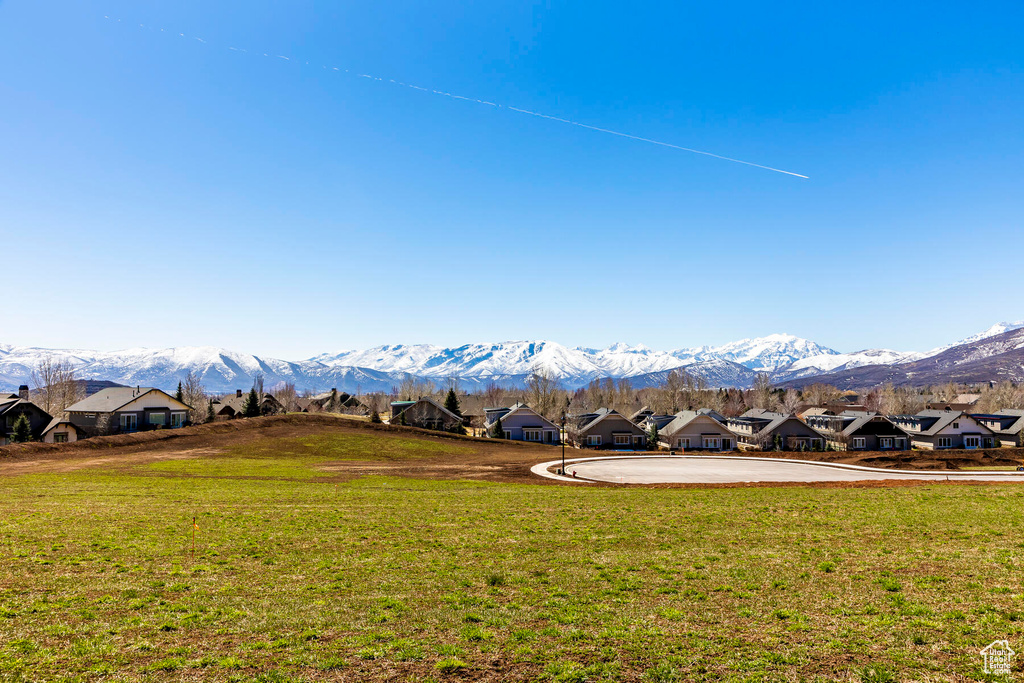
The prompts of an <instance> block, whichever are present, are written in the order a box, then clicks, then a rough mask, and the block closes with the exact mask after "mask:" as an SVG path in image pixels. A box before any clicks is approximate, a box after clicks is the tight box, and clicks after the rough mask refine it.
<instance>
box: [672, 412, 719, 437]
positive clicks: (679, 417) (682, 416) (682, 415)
mask: <svg viewBox="0 0 1024 683" xmlns="http://www.w3.org/2000/svg"><path fill="white" fill-rule="evenodd" d="M713 412H714V411H710V413H713ZM710 413H704V412H701V411H699V410H680V411H679V412H678V413H676V414H675V417H674V419H673V420H672V421H671V422H669V423H668V424H667V425H665V426H664V427H663V428H662V429H661V431H662V433H664V434H665V435H666V436H671V435H672V434H675V433H676V432H678V431H679V430H680V429H683V428H684V427H686V426H687V425H688V424H690V423H691V422H693V421H694V420H696V419H697V418H701V417H706V418H708V419H710V420H712V421H713V422H715V424H717V425H719V426H720V427H721V428H722V429H723V430H724V431H726V432H727V431H729V430H728V429H726V427H725V425H723V424H721V423H720V422H719V421H718V420H717V419H715V418H714V417H713V416H712V415H711V414H710ZM715 414H716V415H717V413H715Z"/></svg>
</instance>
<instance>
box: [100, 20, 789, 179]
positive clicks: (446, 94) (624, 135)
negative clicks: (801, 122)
mask: <svg viewBox="0 0 1024 683" xmlns="http://www.w3.org/2000/svg"><path fill="white" fill-rule="evenodd" d="M103 18H104V19H110V18H111V17H110V16H107V15H104V17H103ZM117 21H118V22H120V21H121V20H120V19H117ZM139 26H140V27H142V24H139ZM143 28H144V27H143ZM150 29H151V30H152V29H153V27H150ZM160 31H161V32H163V31H164V30H163V29H160ZM178 35H179V36H180V37H182V38H187V36H186V35H185V34H184V33H179V34H178ZM194 38H195V40H197V41H199V42H200V43H203V44H206V45H209V43H207V42H206V41H205V40H203V39H202V38H200V37H198V36H194ZM227 49H228V50H232V51H234V52H239V53H248V50H244V49H242V48H237V47H228V48H227ZM263 56H264V57H269V56H270V55H269V54H268V53H263ZM277 57H278V58H279V59H283V60H286V61H288V62H291V63H294V64H298V65H299V66H302V63H301V62H300V61H298V60H293V59H291V58H290V57H285V56H284V55H277ZM306 64H307V65H308V64H309V62H306ZM322 68H323V69H330V70H332V71H339V72H341V71H344V72H345V73H350V72H349V70H348V69H339V68H338V67H336V66H330V67H329V66H327V65H326V64H324V65H322ZM356 77H357V78H366V79H369V80H371V81H380V82H382V83H384V82H387V83H391V84H393V85H400V86H402V87H404V88H411V89H413V90H420V91H422V92H425V93H431V94H434V95H443V96H444V97H448V98H451V99H453V100H465V101H467V102H474V103H476V104H482V105H486V106H488V107H494V108H495V109H507V110H509V111H514V112H517V113H520V114H527V115H529V116H535V117H537V118H541V119H547V120H549V121H556V122H558V123H565V124H568V125H570V126H578V127H579V128H586V129H587V130H592V131H595V132H598V133H606V134H608V135H615V136H618V137H620V138H627V139H629V140H635V141H637V142H646V143H648V144H651V145H658V146H660V147H667V148H669V149H675V150H679V151H681V152H690V153H691V154H700V155H703V156H706V157H711V158H713V159H720V160H722V161H730V162H732V163H734V164H743V165H745V166H753V167H754V168H760V169H763V170H765V171H773V172H775V173H784V174H785V175H788V176H794V177H796V178H804V179H807V178H808V176H806V175H803V174H802V173H794V172H793V171H784V170H783V169H781V168H775V167H773V166H765V165H763V164H757V163H754V162H753V161H744V160H743V159H736V158H734V157H727V156H724V155H722V154H715V153H714V152H707V151H704V150H700V149H693V148H692V147H683V146H682V145H676V144H673V143H671V142H665V141H663V140H655V139H653V138H645V137H641V136H639V135H632V134H630V133H623V132H622V131H618V130H612V129H610V128H601V127H599V126H592V125H590V124H589V123H581V122H579V121H573V120H571V119H564V118H561V117H559V116H551V115H549V114H542V113H540V112H536V111H530V110H529V109H520V108H519V107H513V106H511V105H508V104H505V105H502V104H495V103H494V102H488V101H487V100H478V99H476V98H475V97H465V96H463V95H455V94H453V93H449V92H445V91H443V90H434V89H432V88H424V87H421V86H418V85H413V84H411V83H403V82H401V81H396V80H394V79H393V78H388V79H384V78H378V77H377V76H371V75H369V74H356Z"/></svg>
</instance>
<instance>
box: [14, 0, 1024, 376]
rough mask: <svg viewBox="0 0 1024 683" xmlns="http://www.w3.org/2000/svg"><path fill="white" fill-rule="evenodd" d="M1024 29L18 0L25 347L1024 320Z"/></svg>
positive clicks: (890, 13) (923, 335)
mask: <svg viewBox="0 0 1024 683" xmlns="http://www.w3.org/2000/svg"><path fill="white" fill-rule="evenodd" d="M105 17H109V18H105ZM118 20H120V21H118ZM140 24H141V25H142V26H140ZM1022 25H1024V3H1021V2H1019V0H1015V1H1013V2H988V3H976V4H973V5H972V4H970V3H963V2H955V3H954V2H931V3H892V2H884V3H883V2H878V3H869V2H861V3H856V4H846V5H845V6H841V5H840V4H839V3H821V2H807V3H754V2H734V3H679V2H665V3H633V4H626V5H624V4H623V3H621V2H616V3H604V2H592V1H588V2H549V3H544V4H536V5H531V4H529V3H525V2H501V1H499V0H491V1H489V2H478V3H445V2H438V1H436V0H432V1H430V2H389V1H386V0H385V1H380V2H371V3H368V2H360V3H342V2H328V1H326V0H322V1H321V0H304V1H291V2H280V1H278V2H268V1H266V0H245V1H244V2H243V1H241V0H224V1H211V0H202V1H200V0H176V1H174V2H170V1H168V0H161V1H155V0H131V1H128V0H106V1H99V0H74V1H71V0H54V1H52V2H39V1H37V0H0V62H2V63H3V64H4V68H3V72H2V73H3V76H2V77H0V112H2V113H0V238H2V239H0V256H2V259H3V263H4V269H5V271H6V273H5V274H6V278H5V282H6V283H7V290H6V297H5V301H6V305H5V312H6V315H5V316H4V323H3V324H2V325H0V343H9V344H27V345H37V346H50V347H69V346H70V347H81V348H98V349H107V350H110V349H117V348H124V347H129V346H155V347H164V346H181V345H217V346H225V347H228V348H231V349H235V350H238V351H245V352H250V353H257V354H265V355H270V356H276V357H282V358H289V359H299V358H304V357H308V356H310V355H313V354H315V353H319V352H324V351H333V350H338V349H346V348H360V347H366V346H372V345H376V344H382V343H435V344H443V345H460V344H463V343H469V342H479V341H500V340H506V339H535V338H536V339H551V340H555V341H559V342H561V343H563V344H568V345H570V346H575V345H583V346H590V347H598V346H604V345H607V344H610V343H612V342H615V341H625V342H629V343H644V344H646V345H648V346H651V347H654V348H662V349H671V348H678V347H685V346H692V345H698V344H718V343H723V342H727V341H731V340H733V339H737V338H741V337H752V336H760V335H764V334H770V333H772V332H789V333H792V334H797V335H800V336H804V337H808V338H811V339H814V340H815V341H818V342H820V343H823V344H826V345H829V346H832V347H833V348H836V349H839V350H841V351H852V350H856V349H860V348H865V347H875V346H885V347H890V348H897V349H907V350H909V349H928V348H932V347H934V346H937V345H939V344H942V343H946V342H949V341H952V340H954V339H957V338H960V337H962V336H965V335H967V334H970V333H973V332H976V331H978V330H980V329H983V328H986V327H988V326H989V325H990V324H991V323H993V322H996V321H998V320H1007V319H1009V320H1015V319H1021V318H1024V300H1022V296H1021V294H1022V273H1024V229H1022V228H1024V220H1022V219H1024V189H1022V185H1024V183H1022V181H1024V173H1022V172H1024V41H1022V40H1021V36H1020V27H1021V26H1022ZM160 29H164V30H163V31H161V30H160ZM179 33H183V34H184V37H182V36H179V35H178V34H179ZM198 39H201V40H198ZM230 47H235V48H238V49H239V50H230V49H229V48H230ZM242 49H244V50H247V52H241V51H240V50H242ZM264 53H266V54H267V55H268V56H267V57H264V56H263V55H264ZM281 57H288V58H289V59H287V60H286V59H282V58H281ZM306 62H308V65H307V64H306ZM325 67H326V68H325ZM333 67H338V68H339V69H340V70H339V71H335V70H334V68H333ZM344 69H349V70H350V73H345V72H344ZM358 74H370V75H373V76H375V77H380V78H382V79H384V80H383V81H376V80H371V79H367V78H360V77H359V76H358ZM388 79H394V80H396V81H401V82H404V83H409V84H415V85H418V86H420V87H424V88H428V89H437V90H441V91H445V92H449V93H454V94H459V95H463V96H466V97H471V98H476V99H480V100H485V101H489V102H493V103H498V104H502V105H506V107H503V108H495V107H491V106H487V105H483V104H478V103H475V102H470V101H467V100H458V99H452V98H449V97H445V96H442V95H436V94H432V93H428V92H424V91H420V90H415V89H413V88H409V87H402V86H398V85H394V84H391V83H389V82H388ZM507 105H511V106H513V107H517V108H521V109H527V110H531V111H536V112H541V113H544V114H547V115H550V116H556V117H561V118H566V119H571V120H574V121H579V122H581V123H586V124H589V125H593V126H598V127H602V128H608V129H613V130H616V131H621V132H625V133H629V134H632V135H637V136H641V137H646V138H652V139H656V140H660V141H665V142H668V143H672V144H676V145H681V146H684V147H692V148H696V149H700V150H707V151H710V152H714V153H717V154H721V155H725V156H730V157H736V158H739V159H743V160H748V161H751V162H755V163H758V164H764V165H768V166H773V167H777V168H781V169H786V170H789V171H794V172H797V173H801V174H804V175H807V176H809V178H808V179H806V180H804V179H800V178H796V177H793V176H788V175H783V174H780V173H774V172H771V171H766V170H761V169H758V168H753V167H750V166H743V165H740V164H734V163H730V162H726V161H721V160H717V159H713V158H709V157H705V156H699V155H695V154H691V153H687V152H683V151H678V150H674V149H669V148H666V147H661V146H656V145H651V144H648V143H644V142H639V141H635V140H630V139H625V138H621V137H616V136H613V135H609V134H606V133H600V132H596V131H593V130H588V129H585V128H581V127H577V126H572V125H568V124H565V123H560V122H556V121H552V120H548V119H541V118H537V117H533V116H529V115H526V114H522V113H519V112H515V111H512V110H509V109H508V108H507Z"/></svg>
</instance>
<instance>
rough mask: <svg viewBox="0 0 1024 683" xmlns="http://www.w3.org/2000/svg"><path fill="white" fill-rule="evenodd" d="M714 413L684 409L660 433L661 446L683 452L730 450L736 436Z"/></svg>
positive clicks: (711, 411) (733, 445)
mask: <svg viewBox="0 0 1024 683" xmlns="http://www.w3.org/2000/svg"><path fill="white" fill-rule="evenodd" d="M724 419H725V418H724V417H722V416H721V415H719V414H718V413H716V412H714V411H713V410H706V409H704V410H681V411H679V412H678V413H676V414H675V415H673V416H672V420H671V421H669V422H668V423H667V424H665V425H664V426H663V427H662V428H661V429H659V430H658V443H659V444H661V445H662V446H664V447H665V448H669V449H679V450H683V451H690V450H693V451H731V450H732V449H733V448H734V447H735V444H736V437H735V436H734V435H733V433H732V432H730V431H729V429H728V428H727V427H726V426H725V425H724V424H723V423H722V421H723V420H724Z"/></svg>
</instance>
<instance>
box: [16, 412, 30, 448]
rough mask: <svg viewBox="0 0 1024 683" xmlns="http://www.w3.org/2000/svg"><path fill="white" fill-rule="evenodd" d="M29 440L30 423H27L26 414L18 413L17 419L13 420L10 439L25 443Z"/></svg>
mask: <svg viewBox="0 0 1024 683" xmlns="http://www.w3.org/2000/svg"><path fill="white" fill-rule="evenodd" d="M31 440H32V425H30V424H29V421H28V416H27V415H25V413H21V414H20V415H18V419H17V420H15V421H14V433H13V434H12V435H11V441H13V442H14V443H25V442H26V441H31Z"/></svg>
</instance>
